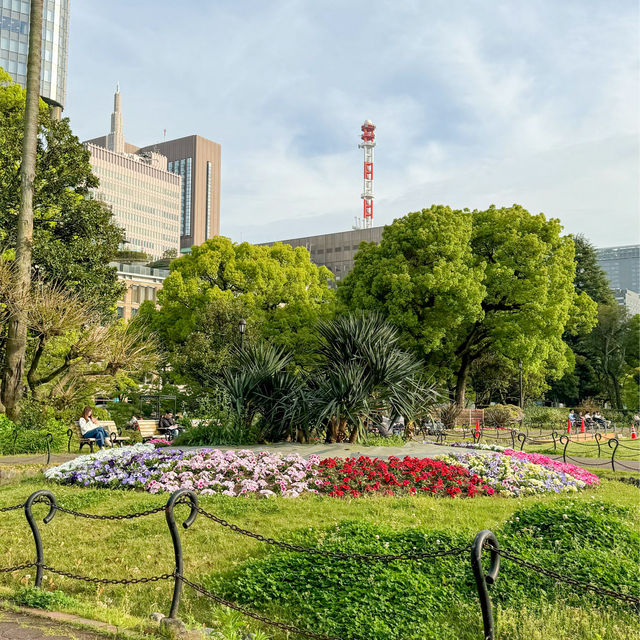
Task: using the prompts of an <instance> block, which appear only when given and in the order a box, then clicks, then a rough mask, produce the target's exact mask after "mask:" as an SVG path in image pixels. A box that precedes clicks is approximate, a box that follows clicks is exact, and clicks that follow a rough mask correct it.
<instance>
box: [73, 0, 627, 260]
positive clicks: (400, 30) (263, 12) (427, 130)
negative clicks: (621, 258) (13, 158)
mask: <svg viewBox="0 0 640 640" xmlns="http://www.w3.org/2000/svg"><path fill="white" fill-rule="evenodd" d="M639 27H640V18H639V8H638V3H637V2H636V0H600V1H595V0H575V1H572V0H562V2H558V0H548V1H547V0H529V1H527V2H513V1H512V0H509V1H504V2H502V1H499V0H493V1H492V2H486V1H483V2H479V1H475V0H464V1H463V2H455V3H452V2H446V1H439V0H367V1H366V2H365V1H360V0H313V1H312V0H182V1H181V2H177V1H176V0H173V1H172V2H169V1H167V0H133V1H132V0H126V1H125V0H109V2H104V1H102V0H73V2H72V3H71V27H70V42H69V75H68V85H67V87H68V95H67V105H66V110H65V115H67V116H69V117H70V119H71V125H72V128H73V129H74V132H75V133H76V134H77V135H78V137H79V138H80V139H81V140H85V139H88V138H93V137H96V136H98V135H104V134H105V133H107V132H108V129H109V119H110V113H111V111H112V105H113V92H114V91H115V86H116V83H118V82H119V83H120V92H121V94H122V105H123V115H124V128H125V137H126V139H127V141H129V142H132V143H134V144H137V145H139V146H145V145H149V144H153V143H154V142H158V141H161V140H162V139H163V130H164V129H166V130H167V139H173V138H179V137H182V136H186V135H191V134H198V135H201V136H204V137H206V138H209V139H211V140H214V141H216V142H218V143H220V144H221V145H222V177H221V232H222V233H223V234H224V235H227V236H230V237H231V238H232V239H233V240H235V241H241V240H244V241H250V242H267V241H272V240H278V239H286V238H295V237H299V236H305V235H311V234H318V233H331V232H335V231H345V230H348V229H350V228H351V227H352V225H353V224H354V219H355V218H356V217H357V218H361V217H362V200H361V199H360V195H361V192H362V173H363V169H362V163H363V157H362V150H360V149H358V143H359V142H360V139H359V136H360V133H361V132H360V126H361V125H362V123H363V122H364V120H366V119H370V120H372V121H373V122H374V123H375V125H376V127H377V128H376V142H377V146H376V149H375V174H374V180H375V182H374V189H375V193H376V198H375V202H374V225H376V226H377V225H382V224H389V223H390V222H392V221H393V220H394V219H395V218H397V217H400V216H403V215H405V214H406V213H408V212H410V211H417V210H420V209H422V208H425V207H429V206H430V205H431V204H446V205H449V206H451V207H453V208H460V209H461V208H464V207H468V208H470V209H475V208H478V209H481V208H486V207H488V206H489V205H491V204H495V205H497V206H510V205H512V204H514V203H518V204H521V205H522V206H524V207H525V208H527V209H528V210H529V211H530V212H531V213H539V212H543V213H544V214H545V215H547V216H548V217H554V218H560V220H561V221H562V223H563V225H564V227H565V231H566V232H567V233H574V234H575V233H584V234H585V235H586V236H587V237H588V238H589V239H590V240H591V241H592V242H593V243H594V244H595V245H596V246H603V247H604V246H614V245H620V244H631V243H637V242H640V223H639V217H638V212H639V211H640V206H639V205H640V187H639V176H640V148H639V140H640V136H639V133H640V115H639V114H640V73H639V71H640V64H639V49H638V33H639Z"/></svg>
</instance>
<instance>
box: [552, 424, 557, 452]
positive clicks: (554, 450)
mask: <svg viewBox="0 0 640 640" xmlns="http://www.w3.org/2000/svg"><path fill="white" fill-rule="evenodd" d="M551 438H552V439H553V452H554V453H555V452H556V451H557V450H558V442H557V438H558V432H557V431H556V430H555V429H554V430H553V431H552V432H551Z"/></svg>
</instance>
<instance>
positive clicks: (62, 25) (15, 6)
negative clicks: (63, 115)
mask: <svg viewBox="0 0 640 640" xmlns="http://www.w3.org/2000/svg"><path fill="white" fill-rule="evenodd" d="M69 2H70V0H45V2H44V13H43V16H42V20H43V26H42V76H41V80H40V95H41V96H42V99H43V100H44V101H45V102H47V103H48V104H50V105H51V106H52V107H53V108H54V114H56V115H58V116H59V115H60V112H61V111H62V109H64V103H65V97H66V93H67V58H68V51H69ZM29 12H30V4H29V2H28V1H27V0H0V67H3V68H4V70H5V71H7V72H8V73H9V75H10V76H11V77H12V78H13V80H14V81H15V82H17V83H18V84H20V85H21V86H22V87H23V88H25V87H26V86H27V57H28V53H29Z"/></svg>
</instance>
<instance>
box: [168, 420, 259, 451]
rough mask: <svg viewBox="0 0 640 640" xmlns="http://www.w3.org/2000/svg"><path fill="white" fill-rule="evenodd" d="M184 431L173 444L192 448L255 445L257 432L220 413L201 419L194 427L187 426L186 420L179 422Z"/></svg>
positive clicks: (187, 421)
mask: <svg viewBox="0 0 640 640" xmlns="http://www.w3.org/2000/svg"><path fill="white" fill-rule="evenodd" d="M180 422H181V424H182V425H184V426H185V427H186V428H185V431H183V432H182V433H180V434H179V435H178V437H177V438H176V439H175V440H174V441H173V443H174V444H175V445H176V446H178V445H184V446H192V447H200V446H201V447H206V446H213V445H216V446H217V445H225V446H235V445H243V444H256V443H257V442H258V431H257V430H256V429H253V428H251V427H249V428H247V427H246V426H245V425H244V424H243V423H242V422H241V421H240V420H238V419H237V418H236V417H234V416H230V415H225V414H224V413H223V412H221V415H220V417H212V418H203V419H201V421H200V422H199V423H198V424H197V425H195V426H188V424H189V423H190V422H191V421H189V420H188V419H186V418H185V419H183V420H181V421H180Z"/></svg>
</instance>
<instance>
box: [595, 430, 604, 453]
mask: <svg viewBox="0 0 640 640" xmlns="http://www.w3.org/2000/svg"><path fill="white" fill-rule="evenodd" d="M593 439H594V440H595V441H596V444H597V445H598V458H599V457H600V440H602V434H601V433H600V432H599V431H596V432H595V433H594V434H593Z"/></svg>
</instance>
